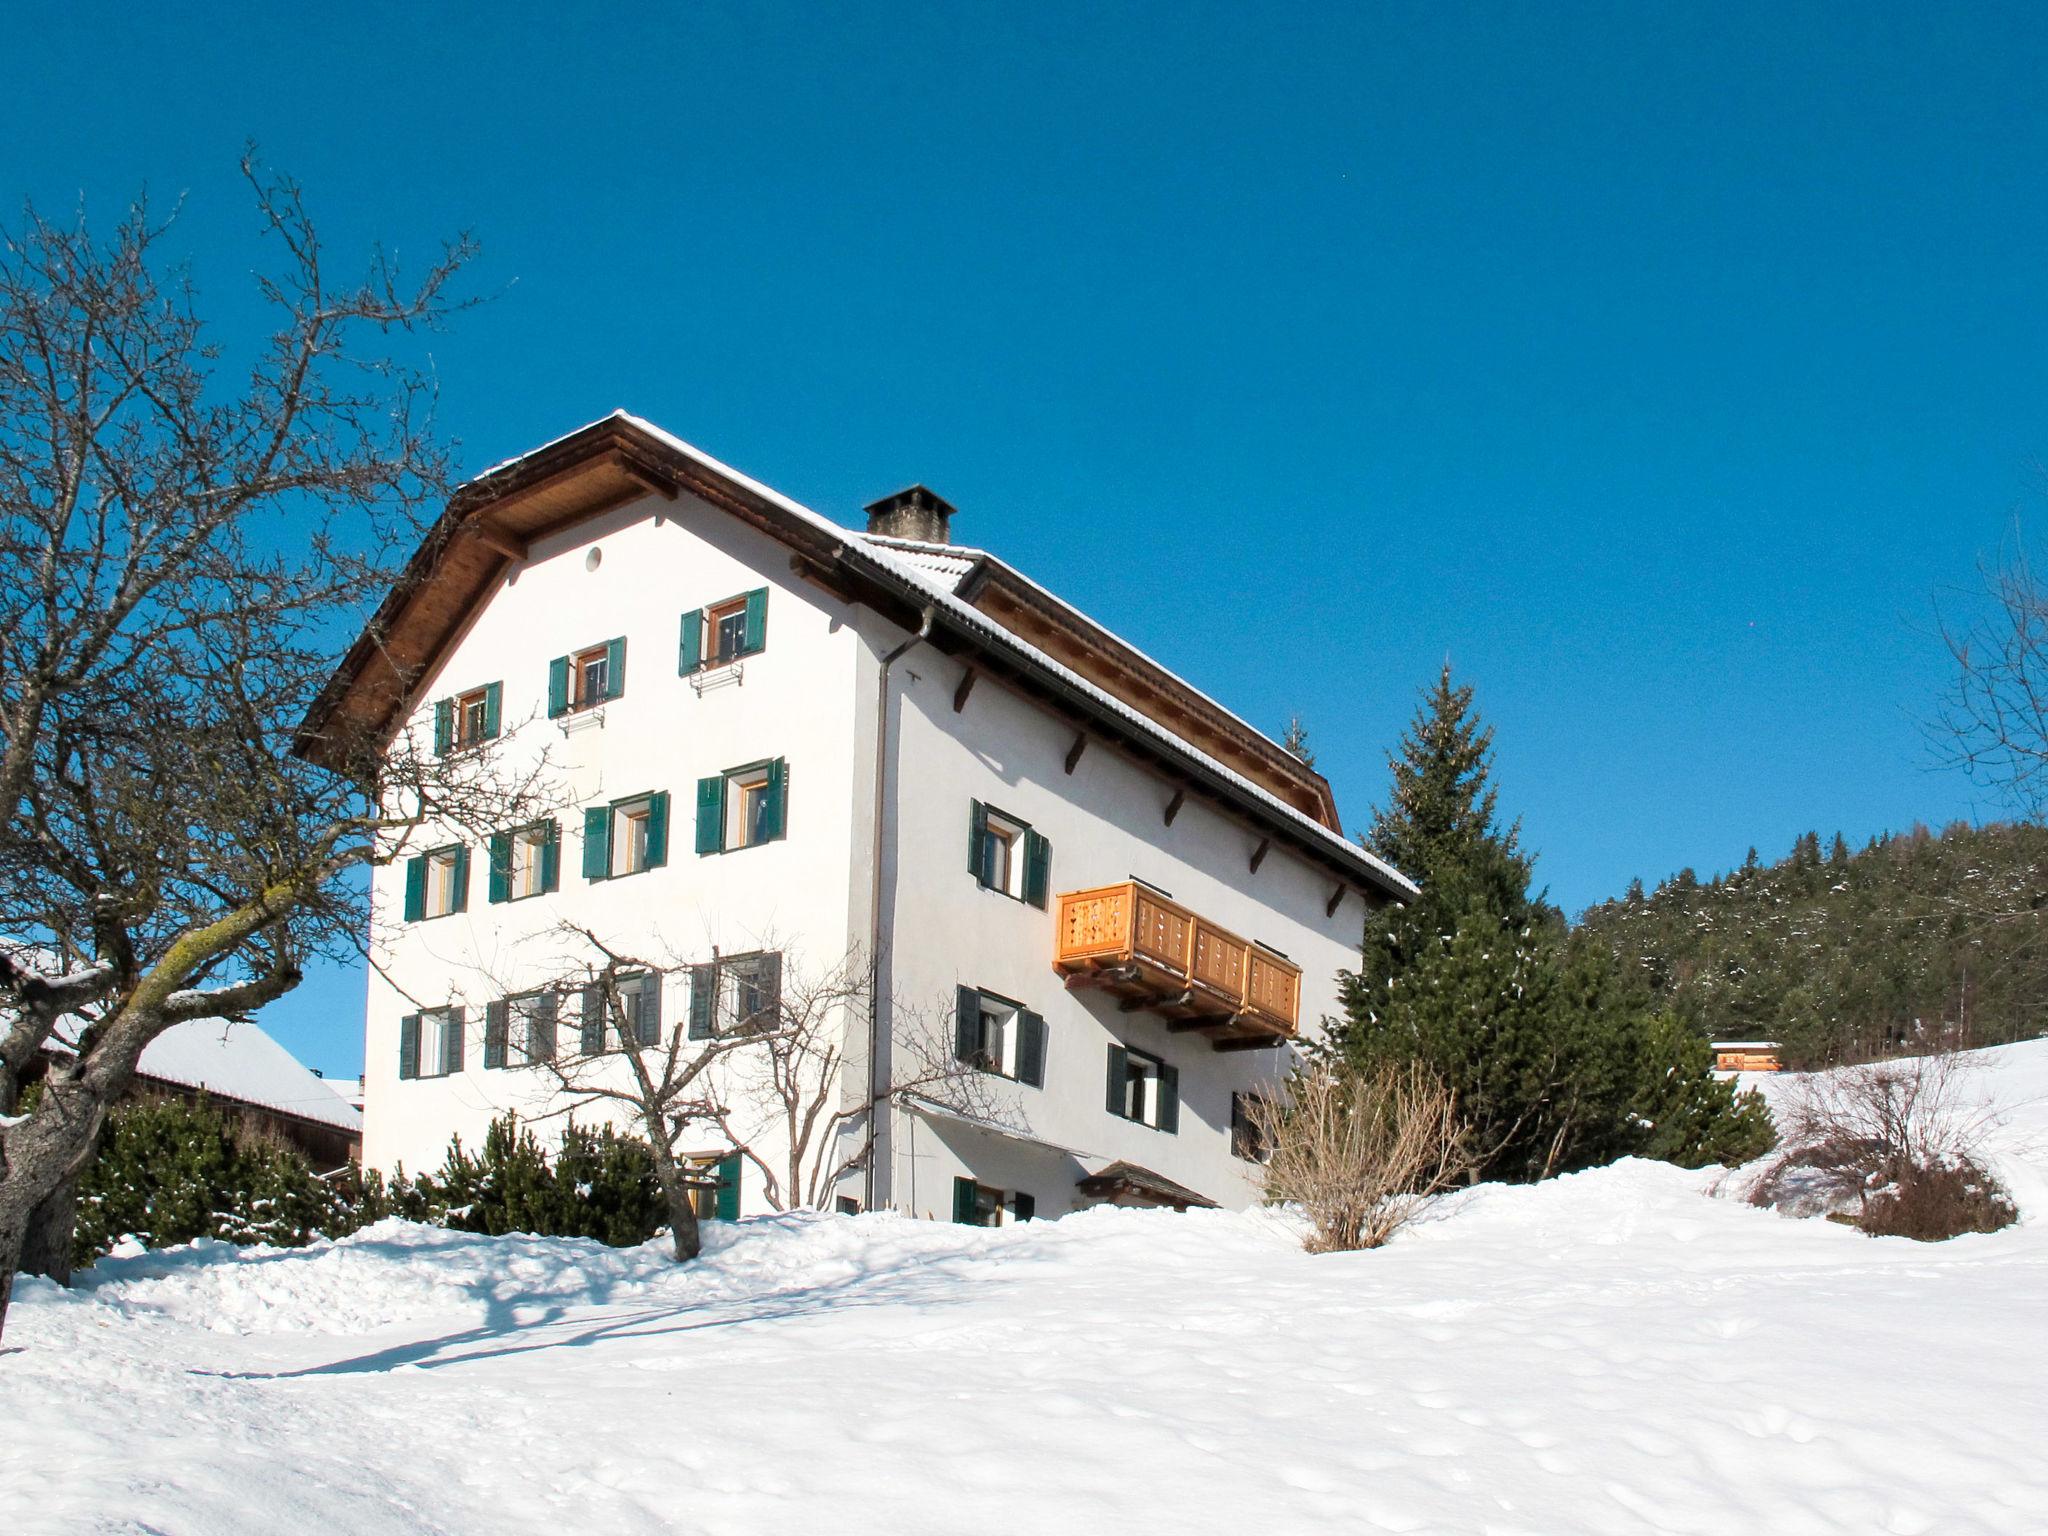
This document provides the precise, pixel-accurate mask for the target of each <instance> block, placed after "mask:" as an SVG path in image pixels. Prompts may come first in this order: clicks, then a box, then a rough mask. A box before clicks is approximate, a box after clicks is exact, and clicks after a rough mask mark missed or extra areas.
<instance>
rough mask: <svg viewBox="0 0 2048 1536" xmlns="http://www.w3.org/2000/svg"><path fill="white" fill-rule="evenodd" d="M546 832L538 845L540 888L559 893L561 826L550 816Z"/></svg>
mask: <svg viewBox="0 0 2048 1536" xmlns="http://www.w3.org/2000/svg"><path fill="white" fill-rule="evenodd" d="M546 830H547V835H546V837H545V838H543V839H542V841H541V845H540V888H541V889H542V890H543V891H559V890H560V889H561V888H562V824H561V823H560V822H559V821H556V820H555V819H554V818H553V817H552V816H551V817H549V818H548V821H547V829H546Z"/></svg>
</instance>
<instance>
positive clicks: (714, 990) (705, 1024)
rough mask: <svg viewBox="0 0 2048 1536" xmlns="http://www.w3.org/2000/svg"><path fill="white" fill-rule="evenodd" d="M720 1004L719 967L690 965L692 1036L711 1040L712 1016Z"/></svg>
mask: <svg viewBox="0 0 2048 1536" xmlns="http://www.w3.org/2000/svg"><path fill="white" fill-rule="evenodd" d="M717 1006H718V967H717V966H715V965H693V966H691V967H690V1038H691V1039H692V1040H709V1039H710V1038H711V1026H712V1018H713V1015H714V1013H715V1011H716V1009H717Z"/></svg>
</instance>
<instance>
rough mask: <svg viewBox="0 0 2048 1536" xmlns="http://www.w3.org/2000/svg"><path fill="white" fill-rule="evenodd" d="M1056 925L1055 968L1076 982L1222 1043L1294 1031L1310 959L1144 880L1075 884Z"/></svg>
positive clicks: (1240, 1045) (1257, 1042)
mask: <svg viewBox="0 0 2048 1536" xmlns="http://www.w3.org/2000/svg"><path fill="white" fill-rule="evenodd" d="M1054 933H1055V938H1054V944H1055V946H1056V948H1055V951H1054V954H1053V962H1052V963H1053V969H1055V970H1057V971H1058V972H1059V973H1060V974H1061V975H1062V976H1064V977H1066V979H1067V986H1068V987H1069V988H1073V989H1080V988H1083V987H1093V988H1098V989H1100V990H1102V991H1104V992H1108V993H1110V994H1112V995H1113V996H1115V997H1117V998H1120V999H1122V1002H1123V1006H1124V1007H1125V1008H1126V1009H1129V1010H1137V1009H1141V1008H1142V1009H1145V1010H1147V1011H1149V1012H1152V1013H1156V1014H1158V1015H1160V1016H1161V1017H1162V1018H1164V1019H1165V1020H1166V1021H1167V1023H1168V1027H1170V1028H1172V1029H1177V1030H1197V1031H1200V1032H1201V1033H1203V1034H1205V1035H1207V1036H1208V1037H1209V1039H1210V1041H1211V1042H1212V1043H1213V1044H1214V1045H1215V1046H1216V1048H1217V1049H1218V1050H1222V1051H1228V1050H1255V1049H1257V1048H1259V1047H1261V1046H1275V1045H1283V1044H1285V1043H1286V1042H1287V1041H1289V1040H1292V1039H1293V1038H1294V1037H1295V1033H1296V1030H1297V1027H1298V1024H1299V1021H1300V1014H1301V967H1299V966H1297V965H1294V964H1292V963H1290V962H1289V961H1287V960H1283V959H1282V958H1281V957H1280V956H1279V955H1277V954H1275V953H1273V952H1272V951H1271V950H1269V949H1261V948H1260V947H1259V946H1258V945H1256V944H1251V943H1247V942H1246V941H1245V940H1243V939H1241V938H1239V937H1238V936H1237V935H1236V934H1234V933H1232V932H1230V931H1229V930H1228V929H1225V928H1219V927H1217V926H1216V924H1214V923H1212V922H1210V921H1209V920H1208V919H1207V918H1203V917H1198V916H1196V915H1195V914H1194V913H1192V912H1190V911H1188V910H1187V908H1185V907H1183V906H1181V905H1179V904H1178V903H1177V902H1173V901H1169V900H1168V899H1167V898H1166V897H1164V896H1162V895H1160V894H1159V892H1157V891H1155V890H1152V889H1150V888H1149V887H1147V886H1144V885H1141V884H1140V883H1139V882H1137V881H1136V880H1127V881H1125V882H1124V883H1123V884H1121V885H1104V886H1098V887H1096V888H1095V889H1094V890H1091V891H1069V892H1067V893H1066V894H1065V895H1063V896H1061V897H1060V899H1059V917H1058V922H1057V924H1056V926H1055V929H1054Z"/></svg>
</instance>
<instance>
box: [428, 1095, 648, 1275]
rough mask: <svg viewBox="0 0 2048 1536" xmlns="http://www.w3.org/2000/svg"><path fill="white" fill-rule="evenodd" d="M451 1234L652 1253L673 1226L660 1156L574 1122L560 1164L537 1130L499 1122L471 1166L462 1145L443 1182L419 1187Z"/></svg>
mask: <svg viewBox="0 0 2048 1536" xmlns="http://www.w3.org/2000/svg"><path fill="white" fill-rule="evenodd" d="M419 1187H420V1192H421V1196H422V1198H423V1200H424V1201H425V1202H426V1203H427V1204H429V1205H431V1206H433V1207H435V1208H436V1209H437V1210H438V1211H439V1212H440V1217H439V1219H441V1220H442V1221H443V1222H444V1224H445V1225H447V1226H450V1227H454V1228H456V1229H457V1230H459V1231H463V1232H482V1233H486V1234H489V1235H491V1236H498V1235H500V1234H503V1233H506V1232H531V1233H533V1234H535V1235H537V1236H540V1237H590V1238H595V1239H597V1240H598V1241H599V1242H603V1243H609V1244H611V1245H612V1246H613V1247H615V1248H624V1247H631V1246H633V1245H634V1244H637V1243H644V1242H646V1241H647V1240H648V1239H649V1238H650V1237H652V1236H654V1234H655V1233H656V1232H658V1231H660V1230H661V1228H662V1227H663V1226H665V1225H666V1224H667V1221H668V1208H667V1206H666V1204H665V1203H664V1202H663V1200H662V1195H661V1185H660V1183H659V1182H658V1181H657V1180H656V1178H655V1174H654V1155H653V1153H651V1152H650V1151H649V1150H648V1148H647V1144H646V1143H645V1142H643V1141H640V1140H638V1139H637V1138H635V1137H631V1136H621V1135H620V1134H619V1133H618V1132H617V1131H615V1130H613V1129H612V1128H611V1127H610V1126H608V1125H607V1126H601V1127H599V1128H597V1129H595V1130H592V1129H589V1128H587V1127H585V1126H580V1125H577V1124H575V1123H574V1122H571V1123H570V1124H569V1125H568V1126H567V1127H566V1128H565V1129H564V1130H563V1132H562V1140H561V1143H560V1145H559V1146H558V1147H557V1148H556V1150H555V1154H554V1157H553V1160H552V1161H550V1159H549V1157H548V1154H547V1153H546V1152H544V1151H543V1150H542V1149H541V1145H540V1142H539V1141H538V1140H537V1139H536V1138H535V1136H534V1134H533V1132H532V1131H531V1130H530V1129H526V1128H522V1127H521V1126H519V1125H518V1123H517V1122H516V1120H515V1119H514V1118H513V1117H512V1116H510V1115H507V1116H505V1117H504V1118H503V1119H501V1120H494V1121H492V1122H491V1126H490V1129H489V1130H487V1131H486V1132H485V1133H484V1142H483V1146H482V1148H480V1149H479V1151H478V1152H477V1153H476V1154H475V1155H474V1156H472V1155H471V1154H470V1153H469V1152H467V1151H466V1150H465V1149H464V1148H463V1145H462V1138H461V1137H459V1136H458V1137H456V1138H455V1139H454V1140H453V1141H451V1142H450V1143H449V1145H448V1159H447V1161H446V1162H445V1163H444V1164H443V1165H442V1169H441V1172H440V1174H439V1175H438V1176H435V1177H431V1178H425V1179H422V1180H421V1181H420V1186H419Z"/></svg>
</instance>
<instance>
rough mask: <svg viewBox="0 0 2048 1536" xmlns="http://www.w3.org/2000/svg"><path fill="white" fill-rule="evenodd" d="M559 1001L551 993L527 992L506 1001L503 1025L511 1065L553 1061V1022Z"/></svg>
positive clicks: (556, 996) (559, 999)
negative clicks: (504, 1022) (506, 1036)
mask: <svg viewBox="0 0 2048 1536" xmlns="http://www.w3.org/2000/svg"><path fill="white" fill-rule="evenodd" d="M560 1009H561V998H560V997H559V996H558V995H557V994H555V993H553V992H529V993H527V994H526V995H525V996H524V997H514V998H508V999H507V1000H506V1014H507V1018H506V1024H507V1035H508V1037H509V1044H510V1047H511V1049H510V1055H511V1059H512V1064H513V1065H514V1066H526V1065H529V1064H531V1063H534V1062H542V1061H553V1060H554V1059H555V1021H556V1017H557V1015H558V1013H559V1012H560Z"/></svg>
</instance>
